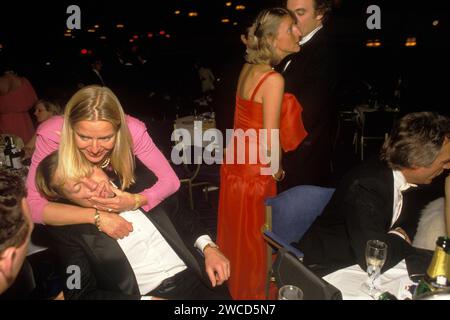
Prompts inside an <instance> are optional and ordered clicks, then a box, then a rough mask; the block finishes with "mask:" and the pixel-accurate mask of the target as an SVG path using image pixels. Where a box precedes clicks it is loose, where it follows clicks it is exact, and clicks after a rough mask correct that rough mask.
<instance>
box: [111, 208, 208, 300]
mask: <svg viewBox="0 0 450 320" xmlns="http://www.w3.org/2000/svg"><path fill="white" fill-rule="evenodd" d="M120 216H122V217H123V218H124V219H125V220H127V221H128V222H131V223H132V224H133V231H132V232H130V234H129V235H128V236H127V237H125V238H123V239H120V240H117V242H118V244H119V246H120V248H121V249H122V251H123V252H124V254H125V256H126V257H127V259H128V262H129V263H130V265H131V268H132V269H133V272H134V275H135V277H136V281H137V284H138V286H139V291H140V293H141V295H144V294H146V293H148V292H150V291H152V290H153V289H155V288H156V287H157V286H158V285H159V284H161V282H162V281H163V280H165V279H167V278H170V277H172V276H174V275H175V274H177V273H179V272H181V271H183V270H185V269H186V268H187V267H186V265H185V263H184V262H183V261H182V260H181V259H180V257H178V255H177V254H176V253H175V251H174V250H173V249H172V248H171V247H170V245H169V244H168V243H167V241H166V240H165V239H164V237H163V236H162V235H161V233H160V232H159V231H158V229H157V228H156V227H155V226H154V225H153V223H152V222H151V221H150V220H149V219H148V218H147V217H146V216H145V215H144V213H142V212H141V211H140V210H135V211H126V212H122V213H121V214H120ZM210 243H213V241H212V240H211V238H210V237H209V236H208V235H203V236H201V237H199V238H198V239H197V241H196V242H195V244H194V246H195V247H196V248H198V249H199V250H200V251H201V252H203V249H204V247H205V246H206V245H207V244H210Z"/></svg>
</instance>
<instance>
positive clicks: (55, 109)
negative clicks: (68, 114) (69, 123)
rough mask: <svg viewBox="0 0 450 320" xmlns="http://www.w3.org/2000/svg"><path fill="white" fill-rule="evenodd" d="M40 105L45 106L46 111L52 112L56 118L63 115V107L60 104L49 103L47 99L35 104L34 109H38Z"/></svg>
mask: <svg viewBox="0 0 450 320" xmlns="http://www.w3.org/2000/svg"><path fill="white" fill-rule="evenodd" d="M38 104H42V105H43V106H44V108H45V110H46V111H48V112H50V113H51V114H52V115H54V116H56V115H58V114H61V113H62V112H61V106H60V105H59V104H58V103H55V102H52V101H48V100H45V99H40V100H38V101H37V102H36V103H35V104H34V107H35V108H36V107H37V106H38Z"/></svg>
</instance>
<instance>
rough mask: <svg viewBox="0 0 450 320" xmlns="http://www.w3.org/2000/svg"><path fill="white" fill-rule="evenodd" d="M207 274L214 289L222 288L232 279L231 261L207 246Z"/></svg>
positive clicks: (205, 250) (205, 252)
mask: <svg viewBox="0 0 450 320" xmlns="http://www.w3.org/2000/svg"><path fill="white" fill-rule="evenodd" d="M203 253H204V255H205V266H206V273H207V274H208V277H209V280H210V281H211V284H212V286H213V287H215V286H218V285H219V286H220V285H221V284H223V283H224V282H225V281H227V280H228V278H229V277H230V261H229V260H228V259H227V258H226V257H225V256H224V255H223V254H222V252H221V251H220V250H219V249H217V248H213V247H211V246H206V247H205V249H204V251H203Z"/></svg>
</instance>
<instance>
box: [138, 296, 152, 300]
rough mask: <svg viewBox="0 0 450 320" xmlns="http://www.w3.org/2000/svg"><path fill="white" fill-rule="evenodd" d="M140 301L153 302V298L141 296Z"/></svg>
mask: <svg viewBox="0 0 450 320" xmlns="http://www.w3.org/2000/svg"><path fill="white" fill-rule="evenodd" d="M141 300H153V296H142V297H141Z"/></svg>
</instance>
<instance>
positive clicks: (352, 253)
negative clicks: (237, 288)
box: [296, 112, 450, 271]
mask: <svg viewBox="0 0 450 320" xmlns="http://www.w3.org/2000/svg"><path fill="white" fill-rule="evenodd" d="M449 137H450V119H449V118H447V117H444V116H440V115H438V114H435V113H431V112H418V113H411V114H408V115H406V116H404V117H403V118H401V119H400V120H399V121H398V123H397V124H396V125H395V127H394V128H393V130H392V132H391V136H390V137H389V138H388V139H387V141H386V142H385V143H384V145H383V147H382V150H381V161H373V162H370V161H369V162H368V163H365V164H363V165H361V166H359V167H357V168H355V169H353V170H351V171H350V172H349V173H348V174H347V175H346V176H345V177H344V178H343V180H342V181H341V183H340V185H339V187H338V188H337V189H336V191H335V193H334V195H333V197H332V198H331V200H330V202H329V203H328V205H327V206H326V208H325V210H324V212H323V213H322V214H321V215H320V216H319V217H318V218H317V219H316V221H315V222H314V223H313V225H312V226H311V227H310V228H309V230H308V231H307V232H306V233H305V235H304V236H303V237H302V238H301V239H300V241H299V242H298V244H297V245H296V246H297V247H298V248H299V249H300V250H302V251H303V252H304V253H305V258H304V262H305V263H306V264H307V265H310V266H313V265H319V266H321V267H323V268H324V269H328V271H333V270H335V269H337V268H340V267H345V266H349V265H352V264H355V263H358V264H359V265H360V266H361V268H363V269H364V270H365V266H366V262H365V246H366V243H367V241H368V240H372V239H376V240H381V241H383V242H385V243H387V245H388V255H387V260H386V262H385V264H384V267H383V270H387V269H389V268H391V267H392V266H394V265H396V264H397V263H398V262H399V261H401V260H402V259H404V258H407V257H408V256H410V255H414V254H416V253H417V250H418V249H415V248H414V247H412V246H411V240H410V239H412V238H413V236H414V233H415V231H414V230H413V231H411V230H408V231H405V229H406V228H405V227H404V226H405V225H408V224H410V223H411V221H409V220H415V225H416V226H417V221H418V220H419V215H418V214H416V213H415V214H406V212H405V211H402V208H403V207H405V205H408V203H406V202H405V203H404V201H403V195H402V192H403V191H405V190H407V189H408V188H410V187H413V188H414V187H416V186H417V185H421V184H422V185H427V184H430V183H431V181H432V180H433V179H434V178H436V177H437V176H439V175H440V174H441V173H442V172H443V170H444V169H449V168H450V140H449ZM414 192H421V190H417V191H414ZM410 209H411V208H410ZM419 209H420V208H419ZM416 212H418V210H416ZM405 214H406V215H407V219H405V216H404V215H405Z"/></svg>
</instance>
